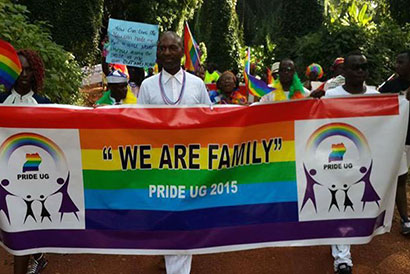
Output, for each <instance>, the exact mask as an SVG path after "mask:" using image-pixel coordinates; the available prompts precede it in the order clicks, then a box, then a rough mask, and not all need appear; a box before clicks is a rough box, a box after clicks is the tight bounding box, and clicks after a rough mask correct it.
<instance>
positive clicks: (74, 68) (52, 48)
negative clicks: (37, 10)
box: [0, 1, 82, 104]
mask: <svg viewBox="0 0 410 274" xmlns="http://www.w3.org/2000/svg"><path fill="white" fill-rule="evenodd" d="M28 14H29V12H28V11H27V8H26V7H25V6H21V5H16V4H12V3H10V2H4V1H3V2H0V39H3V40H6V41H8V42H10V43H11V44H12V45H13V46H14V47H15V48H16V49H23V48H29V49H33V50H36V51H38V52H39V53H40V55H41V57H42V58H43V61H44V64H45V67H46V78H45V86H44V90H43V92H44V93H45V94H46V95H47V96H48V97H49V98H50V99H51V100H52V101H53V102H55V103H67V104H70V103H72V102H74V101H75V100H76V98H77V97H78V93H79V86H80V84H81V76H82V75H81V70H80V67H79V66H78V63H77V62H76V61H75V59H74V56H73V55H72V54H71V53H69V52H67V51H65V50H64V49H63V48H62V47H61V46H59V45H57V44H56V43H54V42H53V41H52V40H51V35H50V32H49V31H48V25H46V23H42V22H37V23H36V24H32V23H30V22H29V18H28Z"/></svg>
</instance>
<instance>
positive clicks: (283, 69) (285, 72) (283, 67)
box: [279, 60, 295, 83]
mask: <svg viewBox="0 0 410 274" xmlns="http://www.w3.org/2000/svg"><path fill="white" fill-rule="evenodd" d="M293 74H295V64H294V63H293V61H291V60H285V61H282V62H281V63H280V65H279V77H280V82H281V83H291V82H292V81H293Z"/></svg>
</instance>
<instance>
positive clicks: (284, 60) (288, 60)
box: [279, 57, 295, 66]
mask: <svg viewBox="0 0 410 274" xmlns="http://www.w3.org/2000/svg"><path fill="white" fill-rule="evenodd" d="M283 62H292V63H293V64H295V62H294V61H293V60H292V59H290V58H288V57H286V58H283V59H282V60H280V63H279V66H280V65H282V63H283Z"/></svg>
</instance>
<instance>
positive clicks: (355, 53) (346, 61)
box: [344, 49, 365, 65]
mask: <svg viewBox="0 0 410 274" xmlns="http://www.w3.org/2000/svg"><path fill="white" fill-rule="evenodd" d="M351 56H365V55H364V54H363V52H362V51H361V50H359V49H355V50H352V51H350V52H348V53H347V54H346V55H345V57H344V65H348V64H349V57H351Z"/></svg>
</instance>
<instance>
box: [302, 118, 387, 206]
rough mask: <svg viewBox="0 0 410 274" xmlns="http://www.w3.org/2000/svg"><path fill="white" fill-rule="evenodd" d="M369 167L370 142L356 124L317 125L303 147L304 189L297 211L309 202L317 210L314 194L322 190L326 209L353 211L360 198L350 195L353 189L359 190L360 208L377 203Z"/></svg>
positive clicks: (370, 159) (378, 198) (370, 165)
mask: <svg viewBox="0 0 410 274" xmlns="http://www.w3.org/2000/svg"><path fill="white" fill-rule="evenodd" d="M372 168H373V159H372V156H371V151H370V147H369V144H368V142H367V139H366V137H365V136H364V135H363V133H362V132H360V131H359V130H358V129H357V128H356V127H354V126H352V125H349V124H347V123H328V124H325V125H322V126H320V127H319V128H317V129H316V130H315V131H314V132H313V133H312V134H311V135H310V137H309V138H308V140H307V143H306V146H305V157H304V160H303V171H304V178H305V181H306V188H305V190H304V195H303V200H302V204H301V208H300V211H302V210H303V209H304V208H305V207H306V205H307V204H308V203H309V202H310V203H312V205H313V207H314V209H315V211H316V212H318V205H317V201H316V196H317V192H318V191H321V193H327V194H326V195H328V199H327V200H328V201H329V206H328V207H326V209H327V212H331V211H332V212H333V211H335V210H336V211H339V212H345V211H346V210H351V211H352V212H353V211H355V209H356V204H357V203H358V202H359V201H358V199H356V200H355V199H352V198H351V197H352V192H351V189H352V188H355V191H357V190H358V189H360V191H362V193H361V195H360V196H361V198H360V202H361V208H362V210H364V209H365V206H366V204H368V203H375V204H376V205H377V206H380V205H379V201H380V197H379V195H378V194H377V191H376V189H375V188H374V186H373V184H372V176H371V175H372ZM356 196H357V195H356ZM323 200H326V199H321V201H322V202H323ZM323 208H324V207H322V209H323Z"/></svg>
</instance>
